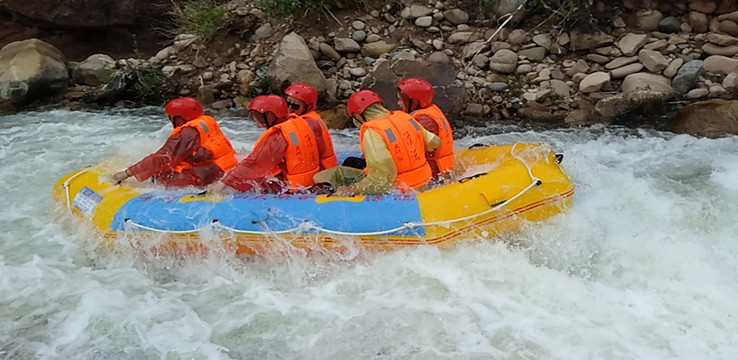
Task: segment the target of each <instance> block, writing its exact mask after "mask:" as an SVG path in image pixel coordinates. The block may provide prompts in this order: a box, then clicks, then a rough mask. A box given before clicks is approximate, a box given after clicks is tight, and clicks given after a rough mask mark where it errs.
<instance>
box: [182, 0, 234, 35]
mask: <svg viewBox="0 0 738 360" xmlns="http://www.w3.org/2000/svg"><path fill="white" fill-rule="evenodd" d="M168 14H169V15H170V16H171V17H172V22H173V25H174V29H172V30H171V31H169V32H171V33H172V34H173V35H176V34H195V35H200V36H201V37H202V40H203V42H207V40H208V39H210V38H211V37H212V36H213V35H215V33H216V32H217V31H218V30H219V29H220V28H221V27H223V26H224V25H225V14H226V9H225V8H224V7H222V6H219V5H218V3H217V2H216V1H215V0H189V1H187V2H185V3H184V4H182V5H180V4H178V3H175V2H172V9H171V10H170V11H169V12H168ZM172 34H170V35H172Z"/></svg>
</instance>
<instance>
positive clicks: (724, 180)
mask: <svg viewBox="0 0 738 360" xmlns="http://www.w3.org/2000/svg"><path fill="white" fill-rule="evenodd" d="M221 124H222V127H223V128H224V130H225V132H226V134H227V135H228V136H229V137H230V138H231V139H232V140H233V142H234V145H235V146H236V148H237V149H238V150H245V149H248V148H249V147H250V146H251V145H252V144H253V142H254V141H255V139H256V138H257V137H258V135H259V133H260V130H259V129H257V128H256V127H255V126H253V124H251V123H250V122H249V121H248V120H245V119H239V118H225V119H222V121H221ZM467 130H469V129H467ZM169 131H170V127H169V125H168V124H167V121H166V120H165V118H164V116H163V112H162V111H161V109H158V108H156V109H154V108H150V109H143V110H135V111H131V110H118V111H106V112H71V111H63V110H53V111H42V112H27V113H21V114H16V115H12V116H4V117H0V138H1V139H2V143H0V164H1V165H0V183H2V184H3V188H4V191H3V192H2V197H1V199H2V207H0V227H1V228H2V229H3V230H2V235H0V239H2V241H0V359H418V360H421V359H422V360H426V359H463V360H469V359H735V358H738V335H736V334H738V300H737V299H738V261H736V259H737V258H738V236H737V235H736V234H738V221H736V219H738V216H736V213H738V137H728V138H722V139H717V140H709V139H697V138H694V137H690V136H685V135H679V136H677V135H673V134H666V133H658V132H652V131H646V130H627V129H622V128H607V127H593V128H582V129H575V130H559V131H536V132H533V131H525V130H519V129H515V128H489V129H476V130H471V131H467V133H469V134H474V135H467V136H465V137H463V138H461V139H459V140H458V141H457V143H458V144H459V145H460V146H468V145H471V144H475V143H487V144H505V143H514V142H518V141H525V142H547V143H549V144H551V146H552V147H553V148H554V149H555V150H556V151H557V152H562V153H564V155H565V158H564V162H563V164H564V168H565V170H566V171H567V173H568V174H569V176H570V177H571V178H572V180H573V181H574V183H575V184H576V185H577V192H576V194H575V196H574V202H573V206H572V207H571V208H569V209H568V210H566V211H565V212H564V213H563V214H560V215H557V216H555V217H553V218H551V219H548V220H546V221H544V222H540V223H531V224H526V225H525V226H523V227H522V229H521V230H520V231H518V232H515V233H512V234H507V235H503V236H500V237H498V238H494V239H468V240H466V241H462V242H461V243H460V244H458V246H455V247H453V248H450V249H445V250H440V249H438V248H436V247H432V246H428V247H419V248H412V249H402V250H398V251H394V252H389V253H382V254H360V255H358V256H352V257H330V256H302V255H300V254H290V255H284V256H282V257H280V258H271V257H267V258H237V257H235V256H230V255H223V254H213V255H211V256H208V257H184V258H170V257H156V256H143V255H140V254H130V253H112V252H110V251H107V250H106V249H101V248H100V247H97V246H96V244H97V240H98V239H96V238H95V236H94V235H93V234H91V232H90V231H89V227H88V226H86V224H85V223H84V222H82V221H80V220H79V219H74V218H72V217H71V216H69V214H68V213H67V212H65V211H63V209H61V208H60V207H59V206H58V205H56V204H55V203H54V202H53V201H52V199H51V196H50V192H51V188H52V186H53V185H54V183H55V182H56V180H57V179H58V178H60V177H61V176H63V175H65V174H66V173H69V172H71V171H73V170H76V169H79V168H81V167H83V166H86V165H91V164H94V163H96V162H97V161H99V160H101V159H103V158H105V157H108V156H111V155H121V154H125V155H129V156H130V157H131V160H132V161H134V160H136V159H138V158H140V157H142V156H144V155H146V154H148V153H149V152H151V151H155V150H156V149H157V148H158V147H159V146H160V145H161V144H162V142H163V141H164V139H165V138H166V136H167V135H168V133H169ZM334 141H335V143H336V147H337V148H338V149H343V150H356V149H358V146H357V144H356V142H357V134H356V130H344V131H337V132H334Z"/></svg>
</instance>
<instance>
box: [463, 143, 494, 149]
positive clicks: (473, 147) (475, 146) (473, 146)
mask: <svg viewBox="0 0 738 360" xmlns="http://www.w3.org/2000/svg"><path fill="white" fill-rule="evenodd" d="M486 147H489V145H487V144H474V145H471V146H469V147H468V148H467V149H476V148H486Z"/></svg>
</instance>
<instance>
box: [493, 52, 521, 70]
mask: <svg viewBox="0 0 738 360" xmlns="http://www.w3.org/2000/svg"><path fill="white" fill-rule="evenodd" d="M517 65H518V54H516V53H515V52H514V51H512V50H507V49H502V50H500V51H498V52H496V53H495V54H494V55H492V58H490V60H489V68H490V69H492V70H493V71H498V72H501V73H503V74H511V73H513V72H514V71H515V68H516V67H517Z"/></svg>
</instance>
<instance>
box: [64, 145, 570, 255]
mask: <svg viewBox="0 0 738 360" xmlns="http://www.w3.org/2000/svg"><path fill="white" fill-rule="evenodd" d="M456 157H457V167H456V173H457V174H458V176H457V180H454V181H449V182H447V183H446V184H443V185H436V186H434V187H432V188H430V189H429V190H426V191H423V192H420V193H416V194H385V195H367V196H363V195H362V196H354V197H337V196H329V195H313V194H287V195H285V194H274V195H265V194H234V195H229V196H226V197H205V196H199V195H198V192H201V191H202V189H194V188H190V189H180V190H167V189H163V188H161V187H157V186H155V185H150V184H139V183H136V182H135V181H133V182H131V181H130V180H128V181H126V182H123V183H122V184H120V185H117V184H115V183H113V181H112V179H111V174H113V173H114V172H115V171H117V170H119V169H120V168H121V166H120V165H121V164H116V163H115V161H113V160H111V159H108V160H104V161H102V162H101V163H99V164H97V165H95V166H91V167H88V168H85V169H82V170H79V171H75V172H73V173H71V174H69V175H67V176H65V177H63V178H61V179H60V180H59V181H58V182H57V183H56V185H55V186H54V189H53V196H54V199H56V201H57V202H59V203H61V204H63V206H64V207H66V208H68V209H70V210H71V211H72V212H73V213H74V214H77V215H79V216H82V217H83V218H85V219H88V220H89V222H90V223H91V224H92V225H93V226H94V228H95V230H96V231H97V232H99V233H100V234H101V236H102V238H103V239H104V241H105V242H106V244H107V245H108V246H110V247H111V248H114V249H123V248H131V247H133V248H145V249H148V250H152V249H153V250H155V251H166V252H175V253H181V252H186V253H193V252H206V251H208V250H209V249H213V248H214V247H218V248H219V249H226V250H227V251H234V252H235V253H237V254H266V253H270V252H274V251H278V252H280V251H288V250H289V249H290V248H300V249H305V250H307V251H311V252H312V251H339V252H347V251H355V250H357V249H358V250H361V249H373V250H387V249H393V248H398V247H405V246H418V245H442V246H443V245H449V244H453V243H454V242H456V241H457V240H459V239H468V238H479V237H481V238H487V239H492V238H494V237H495V235H497V234H500V233H503V232H506V231H510V230H514V229H516V228H518V227H519V226H520V225H521V223H523V222H526V221H540V220H544V219H546V218H549V217H551V216H553V215H556V214H558V213H560V212H561V211H563V210H564V209H566V208H567V207H568V206H570V204H571V201H572V198H573V195H574V185H573V184H572V182H571V181H570V180H569V178H568V177H567V175H566V174H565V172H564V170H563V169H562V167H561V165H560V162H561V159H562V155H559V154H555V153H554V152H553V151H552V150H551V148H550V147H549V146H548V145H546V144H533V143H517V144H511V145H502V146H483V147H473V148H470V149H464V150H457V153H456Z"/></svg>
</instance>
